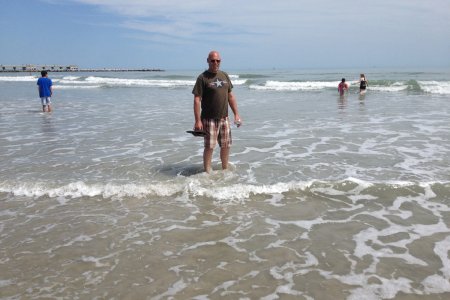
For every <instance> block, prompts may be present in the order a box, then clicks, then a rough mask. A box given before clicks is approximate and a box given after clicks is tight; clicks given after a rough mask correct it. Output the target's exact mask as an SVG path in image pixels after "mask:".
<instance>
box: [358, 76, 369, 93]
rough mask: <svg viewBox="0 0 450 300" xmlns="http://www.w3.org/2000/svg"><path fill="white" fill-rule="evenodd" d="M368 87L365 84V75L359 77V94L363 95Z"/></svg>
mask: <svg viewBox="0 0 450 300" xmlns="http://www.w3.org/2000/svg"><path fill="white" fill-rule="evenodd" d="M368 85H369V84H368V82H367V79H366V75H364V74H361V75H359V92H360V93H365V92H366V88H367V86H368Z"/></svg>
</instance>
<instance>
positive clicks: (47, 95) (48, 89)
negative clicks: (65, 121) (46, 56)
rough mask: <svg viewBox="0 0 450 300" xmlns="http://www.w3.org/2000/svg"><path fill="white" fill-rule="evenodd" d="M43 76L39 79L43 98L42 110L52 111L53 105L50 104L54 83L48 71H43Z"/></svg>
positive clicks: (40, 94)
mask: <svg viewBox="0 0 450 300" xmlns="http://www.w3.org/2000/svg"><path fill="white" fill-rule="evenodd" d="M41 76H42V77H41V78H39V79H38V81H37V85H38V90H39V97H40V98H41V103H42V111H43V112H46V111H47V112H51V111H52V107H51V106H50V104H51V103H52V102H51V97H52V95H53V83H52V80H51V79H50V78H48V74H47V71H41Z"/></svg>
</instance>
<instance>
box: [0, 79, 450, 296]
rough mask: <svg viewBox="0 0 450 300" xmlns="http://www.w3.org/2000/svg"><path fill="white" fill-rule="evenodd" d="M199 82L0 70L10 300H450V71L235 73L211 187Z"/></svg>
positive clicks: (0, 155) (4, 290)
mask: <svg viewBox="0 0 450 300" xmlns="http://www.w3.org/2000/svg"><path fill="white" fill-rule="evenodd" d="M200 72H201V70H196V71H191V72H188V71H182V72H181V71H180V72H176V71H167V72H137V73H84V74H82V73H53V74H50V77H51V78H52V79H53V81H54V97H53V108H54V112H53V113H52V114H47V113H42V112H41V107H40V102H39V99H38V97H37V87H36V80H37V78H38V77H37V74H0V89H1V91H2V93H1V94H0V104H1V105H2V110H1V111H0V170H1V173H0V205H1V209H0V245H1V247H0V268H1V273H0V297H1V298H2V299H27V298H45V299H55V298H59V299H219V298H226V299H291V298H295V299H393V298H396V299H448V298H449V297H450V258H449V251H450V158H449V157H450V142H449V136H450V135H449V133H450V122H449V120H450V72H449V71H442V70H440V71H427V72H411V71H401V70H400V71H398V70H397V71H380V70H373V71H370V70H369V71H366V76H367V79H368V80H369V88H368V91H367V93H366V94H365V95H359V89H358V87H357V84H356V83H353V82H354V81H355V80H357V79H358V75H359V73H360V72H359V71H358V70H356V71H349V70H346V71H342V72H340V71H292V70H291V71H283V70H270V71H229V73H230V74H231V75H232V76H231V78H232V80H233V84H234V85H235V89H234V93H235V95H236V97H237V100H238V106H239V110H240V114H241V117H242V119H243V122H244V125H243V126H242V127H240V128H239V129H238V128H233V140H234V145H233V148H232V151H231V157H230V161H231V164H232V165H231V168H230V171H225V172H224V171H221V170H220V163H219V159H218V152H219V151H215V155H214V158H213V165H214V168H215V171H214V172H213V173H212V174H210V175H208V174H205V173H203V172H202V152H203V149H202V145H203V144H202V139H201V138H197V137H193V136H191V135H188V134H186V133H185V131H186V130H190V129H192V127H193V124H194V118H193V111H192V107H193V96H192V94H191V90H192V86H193V84H194V81H195V78H196V76H197V75H198V73H200ZM341 77H346V79H347V81H349V82H350V83H351V87H350V91H349V93H348V95H346V96H345V97H342V98H341V97H339V96H338V95H337V84H338V82H339V81H340V78H341ZM216 150H217V149H216Z"/></svg>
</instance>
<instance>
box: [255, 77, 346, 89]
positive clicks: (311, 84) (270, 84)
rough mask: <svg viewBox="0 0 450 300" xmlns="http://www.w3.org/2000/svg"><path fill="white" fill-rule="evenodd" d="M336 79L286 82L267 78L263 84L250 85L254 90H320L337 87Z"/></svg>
mask: <svg viewBox="0 0 450 300" xmlns="http://www.w3.org/2000/svg"><path fill="white" fill-rule="evenodd" d="M338 84H339V82H338V81H304V82H298V81H294V82H286V81H274V80H268V81H266V82H265V84H264V85H254V84H253V85H250V88H251V89H255V90H274V91H301V90H322V89H327V88H337V86H338Z"/></svg>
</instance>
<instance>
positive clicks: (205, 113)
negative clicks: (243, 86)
mask: <svg viewBox="0 0 450 300" xmlns="http://www.w3.org/2000/svg"><path fill="white" fill-rule="evenodd" d="M232 89H233V84H232V83H231V80H230V78H229V77H228V74H227V73H225V72H223V71H218V72H217V73H211V72H209V71H205V72H203V73H202V74H200V75H199V76H198V78H197V82H196V83H195V86H194V89H193V90H192V94H194V95H196V96H200V97H202V102H201V103H202V113H201V118H202V119H221V118H224V117H228V93H230V92H231V90H232Z"/></svg>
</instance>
